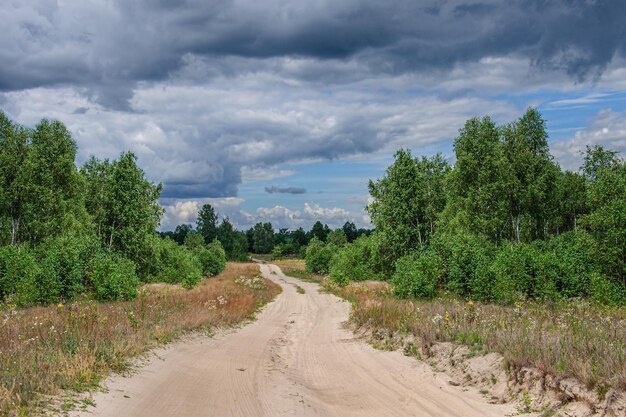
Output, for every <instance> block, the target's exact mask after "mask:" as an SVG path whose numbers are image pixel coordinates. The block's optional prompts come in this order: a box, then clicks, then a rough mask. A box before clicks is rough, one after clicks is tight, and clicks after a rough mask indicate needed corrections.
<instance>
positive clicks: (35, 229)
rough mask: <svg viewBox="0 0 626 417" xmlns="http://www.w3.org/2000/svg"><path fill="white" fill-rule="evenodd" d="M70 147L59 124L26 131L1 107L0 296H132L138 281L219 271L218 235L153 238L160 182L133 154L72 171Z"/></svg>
mask: <svg viewBox="0 0 626 417" xmlns="http://www.w3.org/2000/svg"><path fill="white" fill-rule="evenodd" d="M76 152H77V145H76V142H75V141H74V140H73V139H72V137H71V134H70V132H69V131H68V130H67V128H66V127H65V126H64V125H63V124H62V123H61V122H58V121H49V120H46V119H44V120H42V121H41V122H40V123H39V124H37V126H36V127H34V128H32V129H31V128H26V127H23V126H20V125H19V124H16V123H13V122H12V121H11V120H10V119H9V118H8V117H7V116H6V115H5V114H4V113H3V112H0V301H5V302H11V303H16V304H19V305H28V304H33V303H50V302H58V301H61V300H70V299H73V298H75V297H77V296H81V295H83V294H87V295H89V296H92V297H94V298H96V299H98V300H116V299H129V298H133V297H134V296H135V295H136V293H137V288H138V286H139V285H140V284H141V283H143V282H152V281H159V282H167V283H181V284H183V285H185V286H188V287H190V286H193V285H196V284H197V283H198V282H199V281H200V279H201V278H202V277H203V276H207V275H215V274H217V273H219V272H220V271H221V270H223V268H224V266H225V262H226V260H225V253H224V250H223V248H222V246H221V244H220V243H219V242H218V241H215V242H213V241H209V242H198V241H194V240H189V241H185V242H182V243H184V244H183V245H179V244H177V243H176V242H174V241H172V240H171V239H162V238H161V237H160V236H159V235H158V234H157V232H156V229H157V227H158V225H159V223H160V219H161V216H162V214H163V209H162V208H161V207H160V206H159V204H158V198H159V196H160V194H161V191H162V186H161V185H160V184H154V183H152V182H150V181H148V180H147V179H146V177H145V174H144V172H143V170H142V169H141V168H140V167H139V166H138V165H137V158H136V157H135V155H134V154H133V153H131V152H124V153H122V154H121V155H120V156H119V158H118V159H116V160H108V159H104V160H100V159H97V158H95V157H92V158H90V159H89V160H88V161H87V162H86V163H85V164H84V165H82V166H81V167H80V168H77V166H76V163H75V158H76Z"/></svg>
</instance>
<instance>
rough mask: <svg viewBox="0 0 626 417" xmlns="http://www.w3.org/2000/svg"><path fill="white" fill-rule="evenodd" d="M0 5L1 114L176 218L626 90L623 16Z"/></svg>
mask: <svg viewBox="0 0 626 417" xmlns="http://www.w3.org/2000/svg"><path fill="white" fill-rule="evenodd" d="M5 3H6V4H3V7H2V8H0V21H2V22H3V31H2V33H0V106H2V110H4V111H5V112H7V114H8V115H9V116H10V117H11V118H13V119H15V120H16V121H17V122H19V123H22V124H25V125H29V126H32V125H34V124H36V123H37V122H38V121H39V120H40V119H41V118H42V117H47V118H55V119H59V120H61V121H63V122H64V123H65V124H67V126H68V127H69V128H70V130H71V131H72V133H73V136H74V138H75V139H76V140H77V142H78V145H79V154H78V162H79V163H82V162H83V161H85V160H86V159H87V158H88V157H89V156H90V155H96V156H98V157H103V158H104V157H107V158H115V157H117V156H118V155H119V153H120V152H122V151H125V150H131V151H133V152H134V153H135V154H137V156H138V159H139V163H140V164H141V166H142V167H143V168H144V169H145V171H146V173H147V175H148V176H149V178H151V179H152V180H153V181H157V182H162V183H163V184H164V193H163V198H164V199H176V201H180V202H181V204H183V206H181V207H187V206H184V203H185V201H192V200H193V201H199V199H206V198H229V197H235V196H237V195H238V193H239V189H240V186H241V184H242V182H244V183H245V182H250V181H258V182H257V183H256V184H255V189H256V190H259V191H260V188H261V187H262V185H261V184H259V182H260V181H261V180H263V181H265V184H267V183H271V182H269V181H272V180H274V179H276V178H281V177H285V176H289V175H294V173H295V172H296V171H297V169H295V168H294V164H301V163H316V162H320V161H344V160H351V159H357V158H369V157H380V156H381V155H387V156H389V155H392V154H393V152H394V151H395V150H396V149H397V148H399V147H401V146H402V147H409V148H412V149H414V150H416V152H418V153H419V152H422V151H423V150H426V151H428V150H434V149H436V150H439V149H438V148H437V146H439V145H440V144H447V145H448V146H447V148H448V149H451V146H449V145H450V142H451V140H452V139H453V138H454V137H455V136H456V134H457V132H458V129H459V128H460V127H461V126H462V124H463V122H464V121H465V120H466V119H467V118H469V117H472V116H475V115H478V116H481V115H485V114H489V115H491V116H492V117H493V118H494V119H495V120H496V121H497V122H498V123H503V122H507V121H510V120H513V119H514V118H515V117H518V116H519V114H520V113H521V112H522V111H523V110H524V108H525V107H526V106H528V105H533V104H536V102H537V100H535V97H536V94H537V92H538V91H544V90H549V91H562V92H567V91H575V90H577V89H585V88H587V89H593V88H595V86H596V85H604V87H605V88H606V89H609V90H611V89H623V88H626V85H625V84H624V80H625V79H626V72H625V68H626V64H625V62H626V32H625V29H624V24H623V22H624V21H626V7H625V6H624V3H623V1H621V0H597V1H589V0H554V1H544V0H516V1H506V2H505V1H501V0H483V1H471V0H447V1H446V0H426V1H412V0H391V1H387V2H380V1H375V0H359V1H356V0H343V1H340V2H337V1H331V0H321V1H316V2H310V1H303V0H300V1H289V2H285V1H283V0H268V1H264V2H258V1H251V0H238V1H232V0H217V1H212V2H206V1H201V0H137V1H132V2H129V1H123V0H92V1H88V2H60V1H58V0H32V1H28V2H23V1H17V0H9V1H7V2H5ZM515 94H517V97H515V98H514V99H510V98H509V97H508V96H507V95H515ZM522 96H523V97H522ZM520 97H522V98H520ZM529 97H530V98H529ZM614 117H615V118H616V120H615V121H614V122H612V123H613V125H614V126H617V125H618V124H619V123H621V122H620V120H621V118H623V113H622V112H617V113H615V114H614ZM579 127H580V128H582V126H579ZM574 133H575V132H574ZM582 135H583V133H581V134H579V136H577V140H578V141H580V140H583V139H581V138H591V139H593V138H595V136H592V135H589V134H587V135H585V136H582ZM562 143H566V142H562ZM561 146H564V145H561ZM558 154H559V155H562V156H563V158H570V153H568V152H566V151H564V150H562V149H561V150H559V151H558ZM366 181H367V177H366V176H364V178H363V180H362V183H363V184H366ZM303 186H306V187H308V188H310V187H312V186H313V185H310V184H309V183H303ZM346 187H347V186H346ZM268 189H269V190H271V191H272V192H273V194H274V195H273V196H272V198H275V199H276V200H278V199H280V198H281V197H283V198H285V199H286V198H289V199H290V201H291V200H294V199H297V198H298V197H297V196H289V195H288V194H295V193H294V191H298V190H297V189H291V190H289V187H285V188H284V189H285V190H289V191H280V190H281V189H282V188H281V187H274V188H273V187H268ZM352 189H354V186H353V185H352V184H351V185H350V190H352ZM346 190H347V188H346V189H344V190H343V191H342V192H339V191H338V192H337V194H338V195H341V196H343V195H345V194H346V193H345V191H346ZM266 191H267V190H266ZM268 192H270V191H268ZM261 193H262V192H261ZM324 196H327V198H328V199H330V198H331V194H330V193H328V194H326V193H325V194H324ZM320 198H321V197H320ZM337 198H339V197H337ZM341 198H344V197H341ZM285 204H286V203H285ZM311 204H315V203H314V202H311ZM326 205H328V206H331V207H336V206H337V205H338V203H336V202H335V201H329V202H328V204H325V205H324V206H326ZM300 207H302V206H300ZM310 207H313V206H310ZM288 209H289V210H292V211H293V208H288ZM357 210H360V208H354V209H352V210H351V211H352V212H354V213H355V215H357V216H360V215H361V214H360V213H359V212H357ZM185 213H186V212H185ZM317 215H321V214H320V213H317ZM185 216H186V214H185ZM183 217H184V216H183ZM244 217H245V216H244ZM243 220H245V219H243ZM243 220H242V222H243Z"/></svg>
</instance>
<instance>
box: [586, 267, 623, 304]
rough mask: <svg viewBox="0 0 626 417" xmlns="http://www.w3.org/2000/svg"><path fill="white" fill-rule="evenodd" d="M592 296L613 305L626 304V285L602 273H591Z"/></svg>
mask: <svg viewBox="0 0 626 417" xmlns="http://www.w3.org/2000/svg"><path fill="white" fill-rule="evenodd" d="M590 293H591V298H592V299H594V300H595V301H598V302H600V303H602V304H606V305H611V306H623V305H626V286H625V285H623V284H622V283H621V282H616V281H615V280H612V279H610V278H608V277H606V276H604V275H602V274H599V273H593V274H591V283H590Z"/></svg>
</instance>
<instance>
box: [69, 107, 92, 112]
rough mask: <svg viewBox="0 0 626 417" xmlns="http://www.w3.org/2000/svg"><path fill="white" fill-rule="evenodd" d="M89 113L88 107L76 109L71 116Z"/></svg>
mask: <svg viewBox="0 0 626 417" xmlns="http://www.w3.org/2000/svg"><path fill="white" fill-rule="evenodd" d="M88 111H89V107H77V108H76V109H75V110H74V111H73V112H72V114H85V113H87V112H88Z"/></svg>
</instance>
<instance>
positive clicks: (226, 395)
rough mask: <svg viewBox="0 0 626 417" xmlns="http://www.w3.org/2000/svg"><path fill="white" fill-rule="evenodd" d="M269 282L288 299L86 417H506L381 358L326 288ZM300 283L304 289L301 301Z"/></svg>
mask: <svg viewBox="0 0 626 417" xmlns="http://www.w3.org/2000/svg"><path fill="white" fill-rule="evenodd" d="M261 271H262V273H263V275H264V276H265V277H267V278H269V279H271V280H273V281H275V282H276V283H278V284H280V285H281V286H282V288H283V292H282V293H281V294H280V295H279V296H278V297H277V298H276V300H275V301H273V302H272V303H270V304H269V305H268V306H267V307H266V308H265V309H264V310H263V311H262V312H261V313H260V314H259V315H258V317H257V320H256V321H255V322H253V323H251V324H249V325H247V326H245V327H243V328H241V329H238V330H236V331H232V332H225V333H224V334H219V335H217V336H215V337H213V338H209V337H198V338H194V339H192V340H186V341H182V342H178V343H174V344H172V345H171V346H169V347H168V348H166V349H164V350H163V351H162V352H161V355H160V358H159V359H155V360H151V361H150V362H149V363H148V364H147V365H146V366H145V367H143V368H141V369H140V370H139V371H138V372H137V373H135V374H134V375H132V376H131V377H128V378H125V377H121V376H115V377H112V378H111V379H109V380H108V382H107V384H106V386H107V388H108V392H107V393H96V394H95V395H94V398H93V400H94V401H95V403H96V407H95V408H92V409H91V410H88V411H86V412H82V413H80V414H77V415H79V416H90V415H96V416H110V417H114V416H115V417H117V416H124V417H158V416H164V417H165V416H167V417H178V416H180V417H183V416H184V417H193V416H216V417H228V416H232V417H237V416H245V417H255V416H272V417H275V416H375V417H387V416H398V417H406V416H459V417H461V416H462V417H472V416H476V417H485V416H494V417H495V416H505V415H510V414H511V413H512V412H514V411H515V408H514V406H513V405H511V404H509V405H493V404H488V403H487V402H486V400H485V399H484V398H483V397H482V396H481V395H479V394H478V393H476V392H473V391H464V390H463V389H462V388H461V387H454V386H451V385H449V384H448V383H447V379H446V378H445V376H443V375H441V374H435V373H433V371H432V370H431V369H430V368H429V367H428V366H427V365H426V364H424V363H422V362H419V361H416V360H415V359H413V358H409V357H406V356H404V355H402V354H401V353H399V352H383V351H377V350H375V349H374V348H372V347H371V346H369V345H368V344H367V343H365V342H363V341H361V340H358V339H355V337H354V336H353V334H352V332H350V331H349V330H347V329H345V328H344V326H343V325H342V323H343V322H345V321H346V320H347V318H348V314H349V311H350V305H349V303H347V302H345V301H342V300H340V299H339V298H337V297H335V296H333V295H330V294H322V293H319V292H318V285H317V284H313V283H306V282H301V281H299V280H297V279H295V278H290V277H287V276H285V275H284V274H283V273H282V272H281V270H280V269H279V268H278V267H277V266H275V265H261ZM295 285H299V286H300V287H302V288H303V289H304V290H305V293H304V294H300V293H298V291H297V290H296V287H295Z"/></svg>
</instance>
